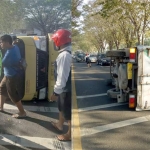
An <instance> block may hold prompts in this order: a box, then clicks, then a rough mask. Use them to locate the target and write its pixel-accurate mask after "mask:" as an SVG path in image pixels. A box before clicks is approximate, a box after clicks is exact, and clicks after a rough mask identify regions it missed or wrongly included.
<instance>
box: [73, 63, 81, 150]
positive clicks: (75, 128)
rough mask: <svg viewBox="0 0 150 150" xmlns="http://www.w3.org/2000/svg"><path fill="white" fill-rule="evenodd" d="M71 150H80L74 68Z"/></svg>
mask: <svg viewBox="0 0 150 150" xmlns="http://www.w3.org/2000/svg"><path fill="white" fill-rule="evenodd" d="M72 150H82V143H81V133H80V121H79V114H78V105H77V99H76V88H75V79H74V68H73V66H72Z"/></svg>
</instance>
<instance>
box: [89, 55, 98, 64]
mask: <svg viewBox="0 0 150 150" xmlns="http://www.w3.org/2000/svg"><path fill="white" fill-rule="evenodd" d="M90 60H91V62H93V63H96V62H97V56H96V55H90Z"/></svg>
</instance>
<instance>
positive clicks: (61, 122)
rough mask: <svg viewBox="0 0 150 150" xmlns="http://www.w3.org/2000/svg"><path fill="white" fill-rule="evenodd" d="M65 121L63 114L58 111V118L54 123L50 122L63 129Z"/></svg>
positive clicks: (60, 129) (58, 128)
mask: <svg viewBox="0 0 150 150" xmlns="http://www.w3.org/2000/svg"><path fill="white" fill-rule="evenodd" d="M64 122H65V119H64V116H63V113H62V112H61V111H60V112H59V120H58V121H57V122H56V123H54V122H51V124H52V125H53V126H54V127H55V128H56V129H57V130H59V131H62V130H63V124H64Z"/></svg>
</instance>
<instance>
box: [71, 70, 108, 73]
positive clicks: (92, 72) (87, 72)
mask: <svg viewBox="0 0 150 150" xmlns="http://www.w3.org/2000/svg"><path fill="white" fill-rule="evenodd" d="M73 73H76V74H86V73H88V74H102V73H109V71H108V72H94V73H93V70H92V72H85V71H83V72H73Z"/></svg>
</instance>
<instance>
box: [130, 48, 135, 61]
mask: <svg viewBox="0 0 150 150" xmlns="http://www.w3.org/2000/svg"><path fill="white" fill-rule="evenodd" d="M129 58H130V62H135V59H136V50H135V48H130V55H129Z"/></svg>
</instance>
